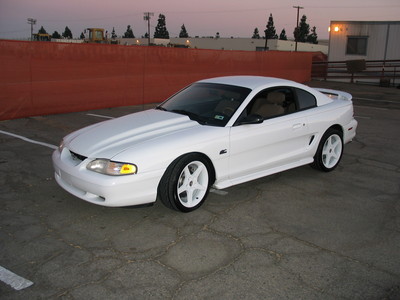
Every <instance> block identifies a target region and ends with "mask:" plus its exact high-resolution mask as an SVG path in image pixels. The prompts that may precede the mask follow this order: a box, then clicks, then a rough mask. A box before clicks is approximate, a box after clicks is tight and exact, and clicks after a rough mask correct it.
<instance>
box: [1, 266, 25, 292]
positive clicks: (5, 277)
mask: <svg viewBox="0 0 400 300" xmlns="http://www.w3.org/2000/svg"><path fill="white" fill-rule="evenodd" d="M0 280H1V281H3V282H4V283H5V284H8V285H9V286H11V287H12V288H13V289H14V290H17V291H20V290H23V289H25V288H27V287H30V286H31V285H32V284H33V282H32V281H30V280H28V279H25V278H23V277H21V276H18V275H17V274H15V273H13V272H11V271H9V270H7V269H6V268H3V267H2V266H0Z"/></svg>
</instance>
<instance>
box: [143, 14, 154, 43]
mask: <svg viewBox="0 0 400 300" xmlns="http://www.w3.org/2000/svg"><path fill="white" fill-rule="evenodd" d="M152 16H154V13H152V12H145V13H144V16H143V20H145V21H147V38H148V46H150V18H151V17H152Z"/></svg>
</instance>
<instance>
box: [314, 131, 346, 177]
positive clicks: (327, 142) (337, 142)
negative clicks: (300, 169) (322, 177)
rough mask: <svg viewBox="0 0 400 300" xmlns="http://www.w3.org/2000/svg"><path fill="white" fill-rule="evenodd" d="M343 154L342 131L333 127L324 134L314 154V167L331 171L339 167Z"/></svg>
mask: <svg viewBox="0 0 400 300" xmlns="http://www.w3.org/2000/svg"><path fill="white" fill-rule="evenodd" d="M342 154H343V138H342V133H341V131H339V130H337V129H334V128H331V129H328V130H327V131H326V132H325V134H324V135H323V136H322V139H321V142H320V143H319V146H318V149H317V152H316V154H315V156H314V162H313V163H312V164H311V166H312V167H313V168H316V169H319V170H322V171H324V172H330V171H332V170H333V169H335V168H336V167H337V165H338V164H339V162H340V159H341V158H342Z"/></svg>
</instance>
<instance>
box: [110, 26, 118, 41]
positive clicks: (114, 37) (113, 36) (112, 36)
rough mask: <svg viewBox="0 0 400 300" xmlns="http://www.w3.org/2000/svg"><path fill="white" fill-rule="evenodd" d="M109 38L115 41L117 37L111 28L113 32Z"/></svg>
mask: <svg viewBox="0 0 400 300" xmlns="http://www.w3.org/2000/svg"><path fill="white" fill-rule="evenodd" d="M111 38H112V39H116V38H117V35H116V33H115V29H114V27H113V30H112V31H111Z"/></svg>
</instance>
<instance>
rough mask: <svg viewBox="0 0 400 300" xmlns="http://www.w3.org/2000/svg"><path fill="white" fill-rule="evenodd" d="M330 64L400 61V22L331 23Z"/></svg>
mask: <svg viewBox="0 0 400 300" xmlns="http://www.w3.org/2000/svg"><path fill="white" fill-rule="evenodd" d="M329 35H330V37H329V54H328V60H329V61H344V60H356V59H365V60H398V59H400V21H376V22H373V21H331V26H330V34H329Z"/></svg>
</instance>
